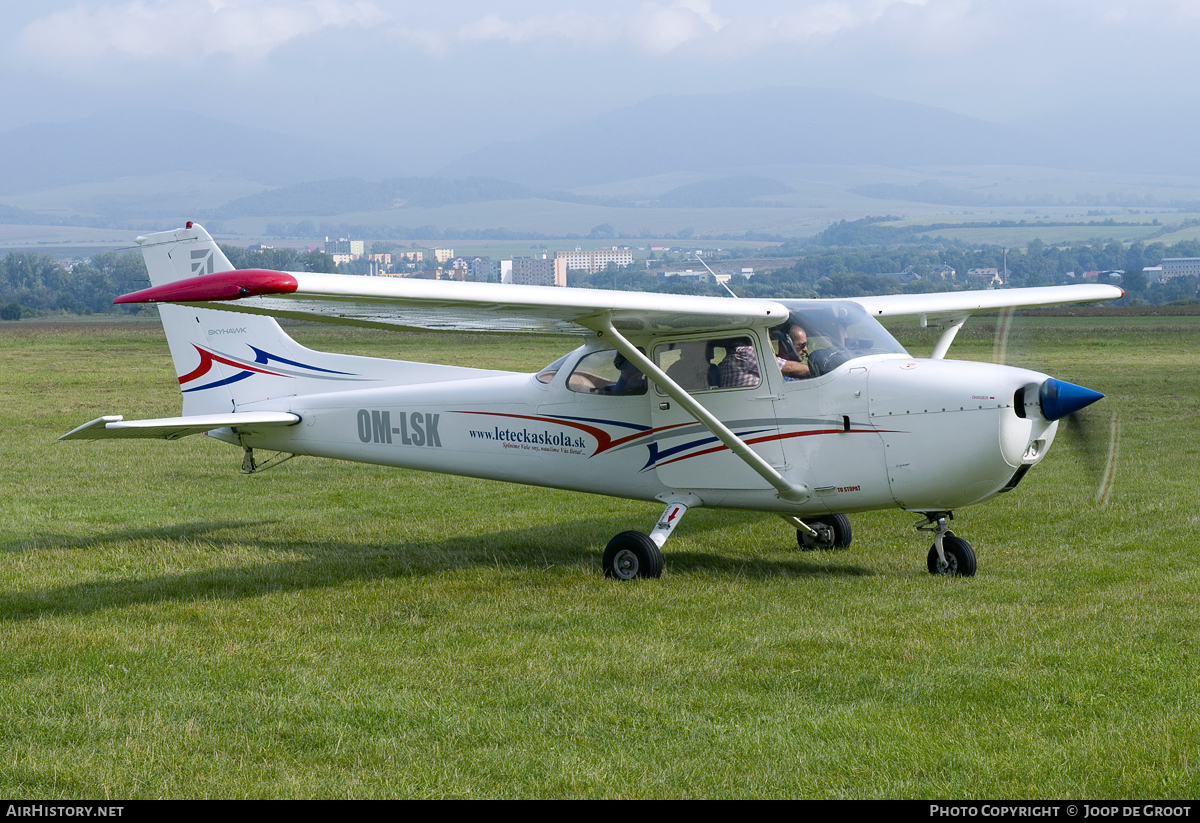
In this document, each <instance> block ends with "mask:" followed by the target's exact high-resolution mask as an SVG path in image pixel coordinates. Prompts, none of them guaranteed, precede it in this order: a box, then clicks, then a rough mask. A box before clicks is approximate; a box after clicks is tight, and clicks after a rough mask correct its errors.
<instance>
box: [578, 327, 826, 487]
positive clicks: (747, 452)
mask: <svg viewBox="0 0 1200 823" xmlns="http://www.w3.org/2000/svg"><path fill="white" fill-rule="evenodd" d="M593 322H595V324H596V325H597V326H598V327H599V328H598V329H597V331H598V332H599V333H600V334H601V335H603V336H605V337H608V338H609V339H610V340H611V342H612V344H613V346H614V347H615V348H616V349H617V351H619V352H620V353H621V354H623V355H625V359H626V360H629V361H630V362H631V363H633V364H634V365H636V366H637V367H638V368H639V369H641V370H642V373H643V374H645V375H646V376H647V377H649V378H650V379H651V380H653V381H654V382H655V383H657V384H658V385H659V386H661V387H662V390H663V391H665V392H666V393H667V396H668V397H670V398H671V399H672V400H674V401H675V402H676V403H678V404H679V405H680V406H682V407H683V408H684V409H686V410H687V412H688V414H690V415H691V416H692V417H694V418H696V421H697V422H698V423H700V425H702V426H704V427H705V428H706V429H708V430H709V431H710V432H712V433H713V434H714V435H715V436H716V437H717V439H718V440H720V441H721V442H722V443H724V444H725V445H726V446H728V447H729V450H730V451H731V452H733V453H734V454H736V455H737V456H738V457H740V458H741V459H742V461H743V462H745V464H746V465H747V466H749V467H750V468H752V469H753V470H754V471H755V472H757V473H758V475H759V476H761V477H762V479H763V480H766V481H767V482H768V483H770V484H771V485H772V486H774V487H775V489H776V490H777V491H778V492H779V496H780V498H782V499H783V500H786V501H788V502H789V503H803V502H805V501H806V500H808V499H809V498H810V497H811V496H812V492H810V491H809V489H808V486H805V485H804V484H803V483H793V482H791V481H790V480H788V479H787V478H786V477H784V476H783V475H782V474H780V473H779V472H777V471H776V470H775V467H774V466H772V465H771V464H770V463H768V462H767V461H766V460H764V459H763V458H762V457H761V456H760V455H759V454H758V453H757V452H756V451H754V450H753V449H751V448H750V447H749V446H747V445H746V443H745V441H743V440H742V439H741V438H740V437H738V436H737V435H736V434H734V433H733V432H732V431H731V430H730V429H729V427H728V426H726V425H725V424H724V423H722V422H721V421H720V420H718V419H717V418H716V417H714V416H713V414H712V413H711V412H710V411H709V410H708V409H706V408H704V406H702V405H700V404H699V403H698V402H696V399H695V398H694V397H692V396H691V395H690V394H688V393H687V392H686V391H684V390H683V389H682V388H680V386H679V384H678V383H676V382H675V381H674V380H672V379H671V378H670V377H667V373H666V372H664V371H663V370H662V369H660V368H659V367H658V366H656V365H655V364H654V361H653V360H651V359H650V358H649V357H647V356H646V355H644V354H642V353H641V352H640V351H638V348H637V346H635V345H633V344H632V343H630V342H629V341H628V340H626V339H625V338H624V337H623V336H622V335H621V333H620V332H619V331H617V330H616V328H614V327H613V324H612V318H610V317H608V316H607V315H605V316H603V317H598V318H594V321H593ZM589 325H590V324H589Z"/></svg>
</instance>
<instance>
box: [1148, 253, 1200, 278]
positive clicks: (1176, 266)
mask: <svg viewBox="0 0 1200 823" xmlns="http://www.w3.org/2000/svg"><path fill="white" fill-rule="evenodd" d="M1158 265H1160V266H1162V277H1163V279H1164V280H1167V279H1169V278H1172V277H1183V276H1185V275H1189V274H1190V275H1200V257H1164V258H1163V259H1162V262H1161V263H1159V264H1158Z"/></svg>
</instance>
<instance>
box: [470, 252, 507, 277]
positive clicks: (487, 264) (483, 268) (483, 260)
mask: <svg viewBox="0 0 1200 823" xmlns="http://www.w3.org/2000/svg"><path fill="white" fill-rule="evenodd" d="M467 280H470V281H471V282H472V283H499V282H501V281H500V261H499V260H493V259H492V258H490V257H472V258H471V259H470V260H468V261H467Z"/></svg>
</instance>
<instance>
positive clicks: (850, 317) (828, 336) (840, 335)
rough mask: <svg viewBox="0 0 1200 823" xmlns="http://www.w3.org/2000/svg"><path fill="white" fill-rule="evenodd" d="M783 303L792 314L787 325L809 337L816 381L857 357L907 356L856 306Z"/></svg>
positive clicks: (839, 302) (814, 301)
mask: <svg viewBox="0 0 1200 823" xmlns="http://www.w3.org/2000/svg"><path fill="white" fill-rule="evenodd" d="M780 302H781V303H783V304H784V305H785V306H787V307H788V309H789V310H790V311H791V314H790V315H789V317H788V321H787V323H785V324H784V325H785V326H793V325H794V326H798V327H799V328H801V329H803V330H804V332H805V335H806V336H807V345H808V358H807V365H808V367H809V369H810V375H811V376H813V377H817V376H820V375H822V374H829V373H830V372H831V371H833V370H834V369H836V368H838V367H839V366H841V365H842V364H843V363H846V362H847V361H850V360H854V359H855V358H858V357H865V356H867V355H872V354H907V352H906V351H905V350H904V347H903V346H901V345H900V343H899V342H898V341H897V340H896V338H894V337H892V335H891V334H889V333H888V331H887V329H885V328H884V327H883V326H881V325H880V324H879V321H878V320H876V319H875V318H874V317H871V316H870V315H869V314H867V312H866V311H865V310H864V309H863V308H862V306H859V305H858V304H857V303H852V302H850V301H823V300H782V301H780ZM781 328H782V327H781ZM783 356H785V357H786V356H787V355H786V354H784V355H783Z"/></svg>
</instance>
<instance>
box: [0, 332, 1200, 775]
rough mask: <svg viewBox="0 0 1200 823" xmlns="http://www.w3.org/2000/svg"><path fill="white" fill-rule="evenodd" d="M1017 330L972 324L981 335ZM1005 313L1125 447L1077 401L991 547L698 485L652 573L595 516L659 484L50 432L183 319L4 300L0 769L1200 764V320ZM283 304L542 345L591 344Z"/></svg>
mask: <svg viewBox="0 0 1200 823" xmlns="http://www.w3.org/2000/svg"><path fill="white" fill-rule="evenodd" d="M995 325H996V319H995V318H987V317H981V318H974V319H973V320H971V321H969V322H968V323H967V325H966V327H965V328H964V330H963V331H962V333H961V334H960V335H959V338H958V341H957V342H956V343H955V345H954V346H953V347H952V348H951V350H950V354H951V356H952V357H960V358H966V359H978V360H989V361H990V360H991V359H992V357H993V344H994V340H995V335H994V331H995ZM1012 328H1013V330H1012V333H1011V334H1010V335H1009V338H1008V341H1007V352H1008V360H1009V362H1012V363H1014V364H1019V365H1029V366H1034V367H1037V368H1039V369H1042V370H1045V371H1048V372H1049V373H1051V374H1053V375H1055V376H1057V377H1060V378H1063V379H1066V380H1069V381H1072V382H1076V383H1080V384H1082V385H1085V386H1088V387H1090V388H1094V389H1097V390H1099V391H1102V392H1104V393H1105V394H1106V395H1107V398H1106V399H1105V400H1104V401H1102V402H1101V403H1099V404H1097V405H1096V406H1094V407H1093V409H1095V412H1094V413H1093V417H1092V422H1093V423H1094V425H1095V429H1096V430H1097V431H1099V432H1100V433H1101V440H1102V441H1103V442H1101V443H1099V444H1095V445H1093V446H1091V447H1090V448H1089V447H1086V444H1085V443H1084V442H1083V441H1081V440H1079V439H1077V438H1075V437H1072V436H1069V433H1066V432H1062V433H1060V435H1059V438H1058V440H1057V442H1056V443H1055V446H1054V448H1053V449H1052V450H1051V452H1050V455H1049V456H1048V457H1047V458H1046V460H1045V461H1044V463H1043V464H1041V465H1040V466H1039V467H1038V468H1036V469H1035V470H1034V471H1032V472H1030V473H1029V475H1028V476H1027V477H1026V478H1025V479H1024V480H1023V481H1022V482H1021V484H1020V486H1019V487H1018V488H1017V489H1016V490H1015V491H1014V492H1012V493H1011V494H1007V495H1003V496H1001V497H1000V498H998V499H996V500H993V501H991V502H989V503H986V504H984V505H981V506H978V507H975V508H971V509H965V510H962V511H959V512H957V513H956V514H957V519H956V520H955V523H954V525H955V529H956V531H957V533H958V534H960V535H961V536H963V537H965V538H966V539H967V540H969V541H970V542H971V543H972V544H973V545H974V547H975V549H976V552H977V554H978V558H979V573H978V575H977V576H975V577H973V578H939V577H934V576H931V575H930V574H928V573H927V571H926V569H925V558H926V553H927V551H928V549H929V540H928V538H927V536H926V535H925V534H923V533H918V532H916V531H915V530H914V529H913V527H912V523H913V521H914V520H915V519H916V517H915V516H913V515H909V514H906V513H904V512H900V511H889V512H877V513H871V514H863V515H854V516H852V518H851V519H852V522H853V526H854V544H853V546H852V547H851V548H850V549H849V550H848V551H845V552H832V553H818V554H811V553H800V552H799V551H797V548H796V541H795V534H794V531H793V530H791V529H789V528H788V527H787V526H786V525H785V524H784V523H783V522H782V521H781V520H780V519H779V518H777V517H774V516H770V515H765V514H757V513H752V512H724V511H706V510H696V511H692V512H690V513H689V514H688V515H687V517H686V518H685V519H684V521H683V522H682V524H681V525H680V526H679V528H678V529H677V530H676V532H675V535H674V536H673V537H672V539H671V541H670V543H668V544H667V547H666V552H665V557H666V562H665V571H664V574H663V577H662V578H661V579H659V580H654V581H636V582H633V583H617V582H614V581H610V580H607V579H605V578H604V576H603V574H602V572H601V570H600V555H601V553H602V551H603V549H604V545H605V543H606V542H607V541H608V539H609V538H610V537H611V536H612V535H613V534H615V533H616V532H619V531H622V530H625V529H632V528H636V529H641V530H649V528H650V527H651V526H652V525H653V523H654V520H655V519H656V517H657V516H658V514H659V511H660V507H659V506H658V505H650V504H645V503H637V502H632V501H625V500H614V499H609V498H603V497H595V496H589V495H584V494H575V493H566V492H556V491H552V490H546V489H535V488H525V487H519V486H510V485H504V484H500V483H494V482H488V481H480V480H471V479H464V478H457V477H449V476H441V475H431V474H422V473H417V472H410V471H400V470H392V469H384V468H380V467H374V466H365V465H354V464H347V463H339V462H335V461H330V460H321V459H312V458H297V459H295V460H292V461H289V462H287V463H284V464H283V465H281V466H279V467H277V468H274V469H272V470H269V471H267V472H265V473H262V474H260V475H255V476H243V475H241V474H240V473H239V471H238V469H239V466H240V463H241V454H240V453H239V452H238V450H237V449H235V448H232V447H230V446H227V445H225V444H222V443H219V442H216V441H214V440H211V439H208V438H205V437H202V436H201V437H192V438H187V439H185V440H182V441H179V442H175V443H167V442H126V443H120V442H72V443H56V442H55V438H56V437H57V436H58V435H60V434H62V433H64V432H66V431H68V430H70V429H71V428H73V427H75V426H77V425H79V424H81V423H83V422H85V421H87V420H90V419H92V418H94V417H96V416H99V415H101V414H111V413H121V414H125V415H126V417H128V418H134V417H158V416H170V415H175V414H178V409H179V395H178V384H177V382H176V380H175V372H174V369H173V367H172V365H171V362H170V358H169V356H168V352H167V346H166V341H165V338H164V337H163V335H162V332H161V329H160V328H159V326H158V324H157V322H148V321H145V320H138V319H134V320H131V321H125V322H117V321H112V322H105V321H94V322H75V323H60V324H51V323H44V324H42V323H30V322H19V323H4V324H2V325H0V455H2V456H3V457H2V458H0V499H2V500H3V506H2V507H0V741H2V745H0V796H7V797H25V798H92V799H102V798H161V797H170V798H198V797H228V798H303V797H330V798H339V797H406V798H407V797H413V798H430V797H434V798H440V797H796V798H808V797H831V798H971V797H977V798H1079V799H1086V798H1192V797H1196V796H1197V794H1198V793H1200V776H1198V771H1200V762H1198V761H1200V755H1198V752H1200V719H1198V718H1200V711H1198V710H1200V706H1198V703H1200V698H1198V696H1197V695H1198V689H1197V686H1198V683H1197V680H1198V679H1200V678H1198V676H1197V667H1198V664H1200V598H1198V597H1197V591H1198V589H1200V560H1198V559H1197V556H1196V537H1197V532H1198V528H1197V521H1198V514H1197V512H1198V509H1197V505H1196V501H1197V491H1196V488H1197V483H1198V481H1200V420H1198V411H1200V369H1198V368H1197V366H1198V365H1200V355H1198V354H1197V351H1196V341H1197V340H1198V339H1200V317H1176V316H1171V317H1167V316H1162V317H1112V318H1105V317H1087V318H1084V317H1036V318H1018V319H1016V320H1014V322H1013V326H1012ZM293 332H294V334H295V335H296V336H297V337H298V338H299V339H300V340H301V341H302V342H304V343H305V344H306V345H309V346H312V347H314V348H328V349H334V350H340V351H347V352H353V353H361V354H372V355H376V356H383V357H396V358H404V359H423V360H433V361H441V362H459V363H462V362H464V361H463V357H464V353H467V354H468V356H469V357H471V358H480V359H479V361H478V362H477V363H471V365H486V366H491V367H496V368H512V369H523V370H530V371H532V370H535V369H537V368H540V367H541V366H543V365H545V364H546V363H548V362H550V361H551V360H553V359H554V358H555V357H557V356H558V354H560V353H562V352H563V351H565V350H567V349H568V348H570V347H572V346H573V345H574V341H571V340H568V339H563V338H557V339H556V338H537V337H500V336H487V337H483V338H482V339H481V338H480V337H466V336H462V335H453V334H445V335H439V334H385V333H370V332H361V331H352V332H348V331H342V330H337V329H335V330H328V329H326V328H323V327H316V326H303V327H296V328H294V329H293ZM897 334H898V335H899V336H900V337H901V338H902V340H903V341H904V342H905V343H906V344H907V345H908V346H909V347H910V350H911V351H912V352H913V353H914V354H916V355H925V354H927V353H928V352H929V351H930V349H931V348H932V346H933V343H934V340H935V335H934V333H933V332H932V331H931V330H922V329H918V328H916V326H915V324H913V325H909V326H902V327H898V328H897ZM1114 412H1115V413H1119V420H1120V440H1119V458H1118V460H1117V472H1116V478H1115V482H1114V484H1113V488H1112V493H1111V498H1110V501H1109V503H1108V505H1107V507H1106V508H1104V509H1099V508H1097V507H1096V506H1095V505H1094V503H1093V495H1094V491H1095V481H1094V477H1093V474H1094V472H1095V471H1096V470H1097V466H1098V464H1099V463H1102V462H1103V456H1102V455H1101V456H1100V457H1099V458H1098V457H1097V452H1098V451H1104V450H1105V449H1106V448H1107V433H1108V431H1109V425H1108V423H1109V419H1110V416H1111V415H1112V414H1113V413H1114ZM929 448H930V449H937V448H938V444H937V443H936V442H934V443H930V444H929ZM945 459H946V460H947V461H952V460H954V459H955V456H954V455H953V454H946V455H945Z"/></svg>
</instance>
